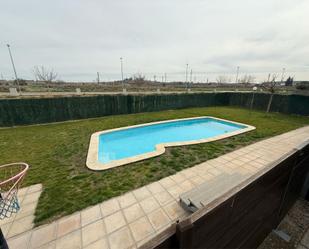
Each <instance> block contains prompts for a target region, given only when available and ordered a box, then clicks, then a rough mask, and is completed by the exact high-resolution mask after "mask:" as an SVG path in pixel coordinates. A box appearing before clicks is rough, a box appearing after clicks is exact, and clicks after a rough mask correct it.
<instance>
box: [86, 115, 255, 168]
mask: <svg viewBox="0 0 309 249" xmlns="http://www.w3.org/2000/svg"><path fill="white" fill-rule="evenodd" d="M202 118H212V119H216V120H219V121H224V122H229V123H232V124H236V125H242V126H245V128H243V129H240V130H237V131H233V132H228V133H225V134H221V135H218V136H214V137H211V138H206V139H198V140H191V141H186V142H171V143H161V144H157V145H156V150H155V151H153V152H149V153H144V154H142V155H138V156H133V157H128V158H124V159H119V160H114V161H111V162H108V163H102V162H100V161H99V158H98V149H99V136H100V135H101V134H104V133H109V132H114V131H119V130H125V129H129V128H137V127H143V126H149V125H155V124H162V123H169V122H173V121H183V120H191V119H202ZM255 129H256V127H254V126H252V125H248V124H244V123H240V122H235V121H231V120H227V119H222V118H217V117H212V116H199V117H191V118H180V119H169V120H163V121H156V122H150V123H143V124H138V125H131V126H125V127H120V128H114V129H108V130H104V131H98V132H95V133H93V134H92V135H91V137H90V142H89V148H88V153H87V160H86V166H87V167H88V168H89V169H91V170H94V171H103V170H107V169H111V168H115V167H118V166H122V165H125V164H130V163H133V162H138V161H142V160H145V159H149V158H152V157H157V156H159V155H162V154H164V153H165V148H166V147H175V146H184V145H193V144H200V143H208V142H213V141H217V140H221V139H225V138H228V137H233V136H236V135H239V134H242V133H246V132H249V131H252V130H255Z"/></svg>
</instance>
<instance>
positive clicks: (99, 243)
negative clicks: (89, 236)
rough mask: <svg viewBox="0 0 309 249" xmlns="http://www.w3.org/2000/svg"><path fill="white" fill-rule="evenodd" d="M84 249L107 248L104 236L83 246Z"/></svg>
mask: <svg viewBox="0 0 309 249" xmlns="http://www.w3.org/2000/svg"><path fill="white" fill-rule="evenodd" d="M84 249H109V246H108V242H107V239H106V238H102V239H99V240H97V241H96V242H94V243H92V244H90V245H88V246H86V247H84Z"/></svg>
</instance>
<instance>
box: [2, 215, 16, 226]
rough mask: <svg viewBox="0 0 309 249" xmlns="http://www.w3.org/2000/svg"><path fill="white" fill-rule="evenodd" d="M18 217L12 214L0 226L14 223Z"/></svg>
mask: <svg viewBox="0 0 309 249" xmlns="http://www.w3.org/2000/svg"><path fill="white" fill-rule="evenodd" d="M15 217H16V214H12V215H11V217H9V218H5V219H3V220H0V226H1V227H2V226H3V225H4V224H8V223H12V222H13V221H14V219H15Z"/></svg>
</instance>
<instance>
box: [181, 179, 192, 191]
mask: <svg viewBox="0 0 309 249" xmlns="http://www.w3.org/2000/svg"><path fill="white" fill-rule="evenodd" d="M179 186H180V187H181V188H182V189H183V190H184V192H186V191H190V190H191V189H193V188H194V187H195V186H194V184H193V183H192V182H191V181H189V180H186V181H184V182H182V183H180V184H179Z"/></svg>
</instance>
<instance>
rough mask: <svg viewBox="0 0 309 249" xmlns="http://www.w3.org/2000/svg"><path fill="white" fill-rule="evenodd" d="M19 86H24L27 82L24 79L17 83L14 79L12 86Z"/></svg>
mask: <svg viewBox="0 0 309 249" xmlns="http://www.w3.org/2000/svg"><path fill="white" fill-rule="evenodd" d="M17 84H19V85H20V86H26V85H27V81H26V80H24V79H18V81H17V80H16V79H15V80H14V85H17Z"/></svg>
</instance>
